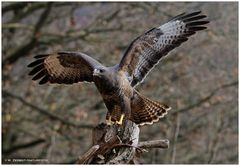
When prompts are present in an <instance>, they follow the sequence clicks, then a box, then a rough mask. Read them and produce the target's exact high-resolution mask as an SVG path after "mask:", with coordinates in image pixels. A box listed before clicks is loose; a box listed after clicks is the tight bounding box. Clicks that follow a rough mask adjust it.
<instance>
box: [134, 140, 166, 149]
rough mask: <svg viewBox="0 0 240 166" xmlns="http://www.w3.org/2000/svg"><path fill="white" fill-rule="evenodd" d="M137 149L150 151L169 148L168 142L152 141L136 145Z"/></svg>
mask: <svg viewBox="0 0 240 166" xmlns="http://www.w3.org/2000/svg"><path fill="white" fill-rule="evenodd" d="M138 147H139V148H143V149H151V148H161V149H167V148H169V140H167V139H163V140H153V141H143V142H139V143H138Z"/></svg>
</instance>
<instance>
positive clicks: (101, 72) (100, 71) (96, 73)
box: [93, 67, 106, 77]
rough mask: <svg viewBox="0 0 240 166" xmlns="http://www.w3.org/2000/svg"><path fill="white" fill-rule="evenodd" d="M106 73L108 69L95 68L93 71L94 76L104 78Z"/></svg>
mask: <svg viewBox="0 0 240 166" xmlns="http://www.w3.org/2000/svg"><path fill="white" fill-rule="evenodd" d="M105 73H106V69H104V68H101V67H100V68H95V69H94V71H93V76H95V77H102V76H103V75H104V74H105Z"/></svg>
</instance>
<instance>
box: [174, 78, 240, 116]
mask: <svg viewBox="0 0 240 166" xmlns="http://www.w3.org/2000/svg"><path fill="white" fill-rule="evenodd" d="M237 85H238V81H233V82H231V83H227V84H223V85H221V86H220V87H218V88H216V89H215V90H213V91H212V92H211V93H210V94H209V95H207V96H206V97H204V98H202V99H200V100H198V101H197V102H195V103H193V104H191V105H189V106H187V107H185V108H182V109H179V110H177V111H175V112H172V114H176V113H178V112H185V111H189V110H191V109H193V108H196V107H199V106H200V105H202V104H204V103H205V102H207V101H209V100H210V99H211V98H212V97H213V96H214V95H215V94H216V93H217V92H218V91H220V90H222V89H225V88H228V87H232V86H237Z"/></svg>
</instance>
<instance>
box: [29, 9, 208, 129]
mask: <svg viewBox="0 0 240 166" xmlns="http://www.w3.org/2000/svg"><path fill="white" fill-rule="evenodd" d="M200 13H201V12H192V13H189V14H185V13H183V14H180V15H178V16H176V17H174V18H172V19H171V20H170V21H168V22H167V23H165V24H163V25H161V26H159V27H156V28H152V29H151V30H149V31H147V32H146V33H144V34H143V35H141V36H139V37H137V38H136V39H135V40H134V41H133V42H132V43H131V44H130V45H129V47H128V48H127V49H126V51H125V53H124V55H123V57H122V59H121V61H120V63H119V64H117V65H115V66H113V67H105V66H103V65H102V64H101V63H99V62H97V61H96V60H94V59H93V58H91V57H89V56H88V55H86V54H83V53H76V52H60V53H56V54H49V55H38V56H35V59H36V60H35V61H34V62H32V63H31V64H29V65H28V67H32V68H33V69H32V71H31V72H30V73H29V75H32V76H33V80H40V82H39V84H45V83H47V82H49V83H59V84H73V83H78V82H83V81H87V82H94V83H95V85H96V86H97V88H98V90H99V92H100V93H101V95H102V97H103V100H104V103H105V105H106V107H107V109H108V113H107V116H106V117H107V120H109V122H110V121H111V122H117V123H119V124H121V123H122V119H121V118H123V115H124V116H125V119H130V120H131V121H133V122H135V123H136V124H139V125H144V124H152V123H153V122H156V121H158V120H159V118H161V117H163V116H164V115H166V114H167V111H168V110H170V107H168V106H167V105H165V104H162V103H159V102H156V101H153V100H150V99H148V98H146V97H144V96H143V95H141V94H139V93H138V92H137V91H136V90H135V86H136V85H137V84H138V83H140V82H142V81H143V80H144V78H145V77H146V75H147V74H148V73H149V72H150V70H151V69H152V68H153V67H154V66H155V65H156V64H157V63H158V62H159V61H160V59H161V58H162V57H164V56H165V55H167V54H168V52H170V51H171V50H173V49H174V48H176V47H178V46H180V45H181V44H182V43H183V42H185V41H187V40H188V37H189V36H192V35H193V34H195V33H196V32H197V31H200V30H203V29H206V27H204V26H203V25H205V24H207V23H208V21H206V20H205V19H204V18H205V17H206V16H205V15H201V14H200Z"/></svg>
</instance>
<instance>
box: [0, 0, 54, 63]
mask: <svg viewBox="0 0 240 166" xmlns="http://www.w3.org/2000/svg"><path fill="white" fill-rule="evenodd" d="M51 8H52V3H51V2H50V3H48V5H47V7H46V9H45V10H44V11H43V13H42V15H41V16H40V17H39V20H38V21H37V23H36V25H35V28H34V32H33V34H32V38H31V40H30V41H29V42H28V43H27V44H25V45H23V46H21V47H20V48H18V49H17V50H16V51H15V52H14V53H12V54H11V55H10V56H8V57H7V58H6V59H5V60H4V61H3V66H4V65H6V64H11V63H14V62H15V61H17V60H18V59H19V58H20V57H22V56H26V55H27V54H28V53H29V52H30V51H31V50H32V49H33V48H34V46H35V45H36V44H37V42H38V35H39V32H40V29H41V28H42V26H43V25H44V23H45V21H46V19H47V18H48V15H49V14H50V11H51Z"/></svg>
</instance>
